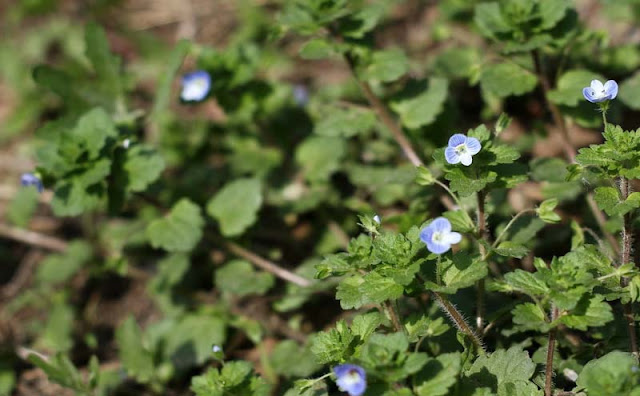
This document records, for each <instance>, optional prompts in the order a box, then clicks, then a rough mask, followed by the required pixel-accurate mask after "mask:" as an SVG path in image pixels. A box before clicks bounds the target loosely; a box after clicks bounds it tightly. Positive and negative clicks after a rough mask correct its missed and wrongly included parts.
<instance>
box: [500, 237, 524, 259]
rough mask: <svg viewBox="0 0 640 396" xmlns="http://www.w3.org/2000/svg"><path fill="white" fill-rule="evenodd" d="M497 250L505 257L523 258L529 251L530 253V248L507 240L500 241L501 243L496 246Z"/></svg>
mask: <svg viewBox="0 0 640 396" xmlns="http://www.w3.org/2000/svg"><path fill="white" fill-rule="evenodd" d="M495 252H496V253H498V254H499V255H501V256H505V257H517V258H523V257H524V256H526V255H527V253H529V249H528V248H527V247H526V246H523V245H520V244H518V243H514V242H511V241H505V242H500V244H499V245H498V246H497V247H496V248H495Z"/></svg>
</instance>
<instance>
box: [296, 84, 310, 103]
mask: <svg viewBox="0 0 640 396" xmlns="http://www.w3.org/2000/svg"><path fill="white" fill-rule="evenodd" d="M293 101H294V102H296V104H297V105H298V106H300V107H304V106H306V105H307V103H309V90H308V89H307V87H305V86H304V85H302V84H296V85H295V86H294V87H293Z"/></svg>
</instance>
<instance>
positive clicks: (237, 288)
mask: <svg viewBox="0 0 640 396" xmlns="http://www.w3.org/2000/svg"><path fill="white" fill-rule="evenodd" d="M274 283H275V279H274V277H273V275H271V274H270V273H268V272H258V271H256V270H255V269H254V268H253V265H251V264H250V263H249V262H247V261H244V260H232V261H230V262H229V263H227V264H226V265H225V266H224V267H222V268H220V269H218V270H216V272H215V284H216V287H217V288H218V290H220V291H222V292H227V293H231V294H235V295H238V296H246V295H249V294H257V295H262V294H264V293H266V292H267V291H268V290H269V289H270V288H271V287H273V284H274Z"/></svg>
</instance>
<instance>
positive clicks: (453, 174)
mask: <svg viewBox="0 0 640 396" xmlns="http://www.w3.org/2000/svg"><path fill="white" fill-rule="evenodd" d="M444 177H445V179H447V180H449V181H450V182H451V183H449V188H451V191H453V192H457V193H458V194H459V195H460V196H461V197H468V196H469V195H471V194H473V193H476V192H478V191H480V190H483V189H484V188H485V187H486V186H487V184H489V183H492V182H494V181H495V180H496V178H497V177H498V174H497V173H496V172H493V171H488V172H482V173H481V174H479V175H477V177H471V176H468V175H467V174H466V173H465V171H464V170H462V169H461V168H459V167H458V168H453V169H451V170H450V171H447V173H446V174H445V175H444Z"/></svg>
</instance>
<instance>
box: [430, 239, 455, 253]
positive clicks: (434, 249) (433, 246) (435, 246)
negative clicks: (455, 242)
mask: <svg viewBox="0 0 640 396" xmlns="http://www.w3.org/2000/svg"><path fill="white" fill-rule="evenodd" d="M449 249H451V244H449V243H437V242H434V241H429V242H427V250H429V251H430V252H431V253H435V254H442V253H445V252H447V251H448V250H449Z"/></svg>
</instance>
